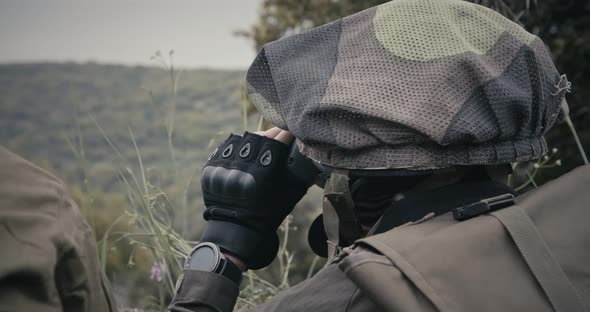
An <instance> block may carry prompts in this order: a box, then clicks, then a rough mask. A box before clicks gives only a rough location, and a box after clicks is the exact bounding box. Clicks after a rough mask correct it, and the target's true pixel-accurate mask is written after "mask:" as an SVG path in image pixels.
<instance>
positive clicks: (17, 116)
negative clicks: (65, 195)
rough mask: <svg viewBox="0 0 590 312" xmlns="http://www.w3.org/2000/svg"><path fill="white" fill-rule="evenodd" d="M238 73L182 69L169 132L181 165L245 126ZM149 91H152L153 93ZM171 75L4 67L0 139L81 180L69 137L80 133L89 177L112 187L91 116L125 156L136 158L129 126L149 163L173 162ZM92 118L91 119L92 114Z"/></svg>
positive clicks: (88, 67)
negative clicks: (215, 140) (219, 136)
mask: <svg viewBox="0 0 590 312" xmlns="http://www.w3.org/2000/svg"><path fill="white" fill-rule="evenodd" d="M243 74H244V73H243V72H240V71H215V70H188V71H184V72H182V73H181V75H180V78H179V80H178V87H177V95H176V114H175V118H174V132H173V137H172V142H173V145H174V146H175V150H176V152H175V155H176V157H177V158H178V164H179V166H180V167H181V168H184V167H187V166H191V165H192V163H193V162H195V161H199V160H201V159H203V157H204V156H205V155H207V152H208V150H207V146H208V144H209V141H210V140H211V139H213V138H216V135H217V134H218V133H219V132H220V131H224V132H225V131H242V130H243V125H242V124H243V123H242V121H241V113H240V107H239V99H240V88H239V86H240V82H241V79H242V77H243ZM150 93H151V94H152V96H150ZM171 94H172V83H171V80H170V75H169V73H168V72H167V71H166V70H164V69H162V68H156V67H154V68H149V67H125V66H113V65H97V64H83V65H80V64H27V65H2V66H0V142H1V144H3V145H5V146H6V147H8V148H9V149H11V150H13V151H14V152H16V153H19V154H21V155H23V156H25V157H27V158H28V159H31V160H33V161H35V162H37V163H41V164H43V165H45V166H49V167H51V169H52V170H53V171H55V172H56V173H57V174H58V175H59V176H60V177H61V178H63V179H65V180H67V181H68V182H70V183H78V182H79V173H78V168H76V167H77V164H78V160H77V159H76V157H75V153H74V152H73V151H72V149H71V148H70V146H69V145H68V144H67V139H68V138H69V139H71V140H73V141H76V142H78V139H79V138H80V137H81V138H82V139H83V141H82V143H83V147H84V152H85V159H86V164H85V165H86V167H87V168H86V169H87V175H88V176H89V177H91V178H92V179H94V181H93V182H94V185H95V187H98V188H99V189H100V190H108V189H109V188H110V187H111V183H109V182H111V180H110V179H109V178H108V177H110V176H111V175H110V174H107V175H105V171H109V168H110V167H112V164H111V162H113V161H117V160H116V157H115V154H114V153H113V150H112V149H111V148H110V147H109V146H108V145H107V144H106V141H105V140H104V138H103V137H102V135H101V134H100V131H99V130H98V128H97V126H96V125H95V123H94V122H93V121H92V118H94V119H95V120H96V121H97V122H98V124H99V125H100V126H101V127H102V128H104V130H105V132H106V134H107V135H108V137H109V138H110V139H111V140H112V141H113V143H114V144H115V145H116V146H117V147H118V148H120V149H121V151H122V153H123V154H124V155H126V156H128V157H131V158H132V157H134V153H135V152H134V150H133V144H132V142H131V141H130V134H129V131H128V128H129V129H130V130H131V131H132V132H133V134H134V136H135V139H136V141H137V144H138V146H139V149H140V151H141V154H142V157H143V160H144V162H146V163H147V164H148V165H150V166H156V165H165V164H166V163H167V162H168V161H169V160H170V156H169V154H170V153H169V149H168V140H167V133H166V123H167V120H169V119H167V118H168V117H169V116H170V115H169V114H170V112H171V103H172V100H173V97H172V96H171ZM91 117H92V118H91Z"/></svg>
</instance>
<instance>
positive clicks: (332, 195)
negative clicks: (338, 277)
mask: <svg viewBox="0 0 590 312" xmlns="http://www.w3.org/2000/svg"><path fill="white" fill-rule="evenodd" d="M323 214H324V229H325V231H326V236H327V237H328V262H327V263H326V264H329V263H330V262H331V260H332V259H333V257H334V256H336V255H337V254H338V253H339V251H340V247H341V246H348V245H350V244H352V243H353V242H354V241H355V240H356V239H358V238H360V237H361V227H360V223H359V222H358V219H357V216H356V212H355V210H354V203H353V201H352V196H351V195H350V189H349V187H348V172H347V171H346V170H340V169H335V170H334V171H333V172H332V173H331V175H330V178H329V180H328V181H327V182H326V186H325V188H324V204H323Z"/></svg>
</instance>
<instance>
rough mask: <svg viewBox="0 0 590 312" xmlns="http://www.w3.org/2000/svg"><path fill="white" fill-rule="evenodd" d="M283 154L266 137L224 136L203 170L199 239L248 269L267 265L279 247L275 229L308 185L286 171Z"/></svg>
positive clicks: (280, 147)
mask: <svg viewBox="0 0 590 312" xmlns="http://www.w3.org/2000/svg"><path fill="white" fill-rule="evenodd" d="M288 154H289V146H287V145H286V144H284V143H282V142H279V141H277V140H274V139H271V138H267V137H264V136H260V135H257V134H253V133H248V132H246V133H245V134H244V135H243V136H238V135H234V134H232V135H230V136H229V138H228V139H227V140H226V141H225V142H223V143H222V144H221V146H219V147H218V148H217V149H216V150H215V152H213V154H212V155H211V157H210V158H209V161H208V162H207V163H206V164H205V168H204V169H203V174H202V179H201V185H202V189H203V199H204V202H205V206H206V207H207V209H206V210H205V213H204V218H205V220H207V221H208V223H207V228H206V229H205V231H204V233H203V235H202V237H201V241H207V242H213V243H215V244H217V245H218V246H219V247H220V248H221V249H223V250H224V251H226V252H229V253H231V254H233V255H234V256H236V257H238V258H240V259H241V260H242V261H244V262H245V263H246V265H247V266H248V268H250V269H260V268H263V267H265V266H267V265H268V264H270V262H272V260H273V259H274V258H275V256H276V253H277V250H278V246H279V239H278V235H277V233H276V231H277V229H278V227H279V226H280V224H281V223H282V222H283V220H284V219H285V218H286V217H287V215H288V214H289V213H291V211H292V210H293V207H294V206H295V204H296V203H297V202H299V200H300V199H301V198H302V197H303V195H305V193H306V192H307V189H308V187H309V184H310V183H309V181H302V180H301V179H300V178H297V177H296V176H295V175H293V174H292V173H290V171H289V170H288V169H287V157H288Z"/></svg>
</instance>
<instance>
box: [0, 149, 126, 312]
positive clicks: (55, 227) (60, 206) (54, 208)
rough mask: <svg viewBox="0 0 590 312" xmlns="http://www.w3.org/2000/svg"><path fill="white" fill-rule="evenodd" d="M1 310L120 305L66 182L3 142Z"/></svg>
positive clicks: (0, 151)
mask: <svg viewBox="0 0 590 312" xmlns="http://www.w3.org/2000/svg"><path fill="white" fill-rule="evenodd" d="M0 177H1V178H0V248H1V249H2V257H0V311H48V312H50V311H76V312H85V311H97V312H99V311H100V312H105V311H107V312H108V311H115V310H116V306H115V302H114V300H113V297H112V294H111V290H110V287H109V283H108V280H107V279H106V277H105V275H104V273H103V272H102V270H101V266H100V263H99V260H98V256H97V250H96V242H95V239H94V236H93V234H92V230H91V228H90V227H89V226H88V224H87V223H86V221H85V220H84V216H83V215H82V214H81V212H80V209H79V208H78V206H77V205H76V203H75V202H74V201H73V200H72V198H71V197H70V195H69V194H68V192H67V190H66V187H65V186H64V184H63V183H62V182H61V181H60V180H58V179H57V178H56V177H54V176H53V175H51V174H50V173H48V172H47V171H45V170H43V169H41V168H39V167H37V166H35V165H33V164H32V163H30V162H28V161H26V160H24V159H22V158H20V157H18V156H17V155H15V154H13V153H11V152H9V151H8V150H7V149H5V148H4V147H1V146H0Z"/></svg>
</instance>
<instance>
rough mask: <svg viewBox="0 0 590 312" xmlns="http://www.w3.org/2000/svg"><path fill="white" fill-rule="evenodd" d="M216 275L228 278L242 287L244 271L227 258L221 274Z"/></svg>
mask: <svg viewBox="0 0 590 312" xmlns="http://www.w3.org/2000/svg"><path fill="white" fill-rule="evenodd" d="M216 273H218V274H220V275H222V276H225V277H227V278H228V279H230V280H232V281H233V282H235V283H236V284H237V285H240V283H241V282H242V270H241V269H240V268H239V267H238V266H237V265H236V264H235V263H234V262H233V261H231V260H229V259H228V258H227V257H225V256H223V260H222V263H221V265H220V269H219V272H216Z"/></svg>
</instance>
